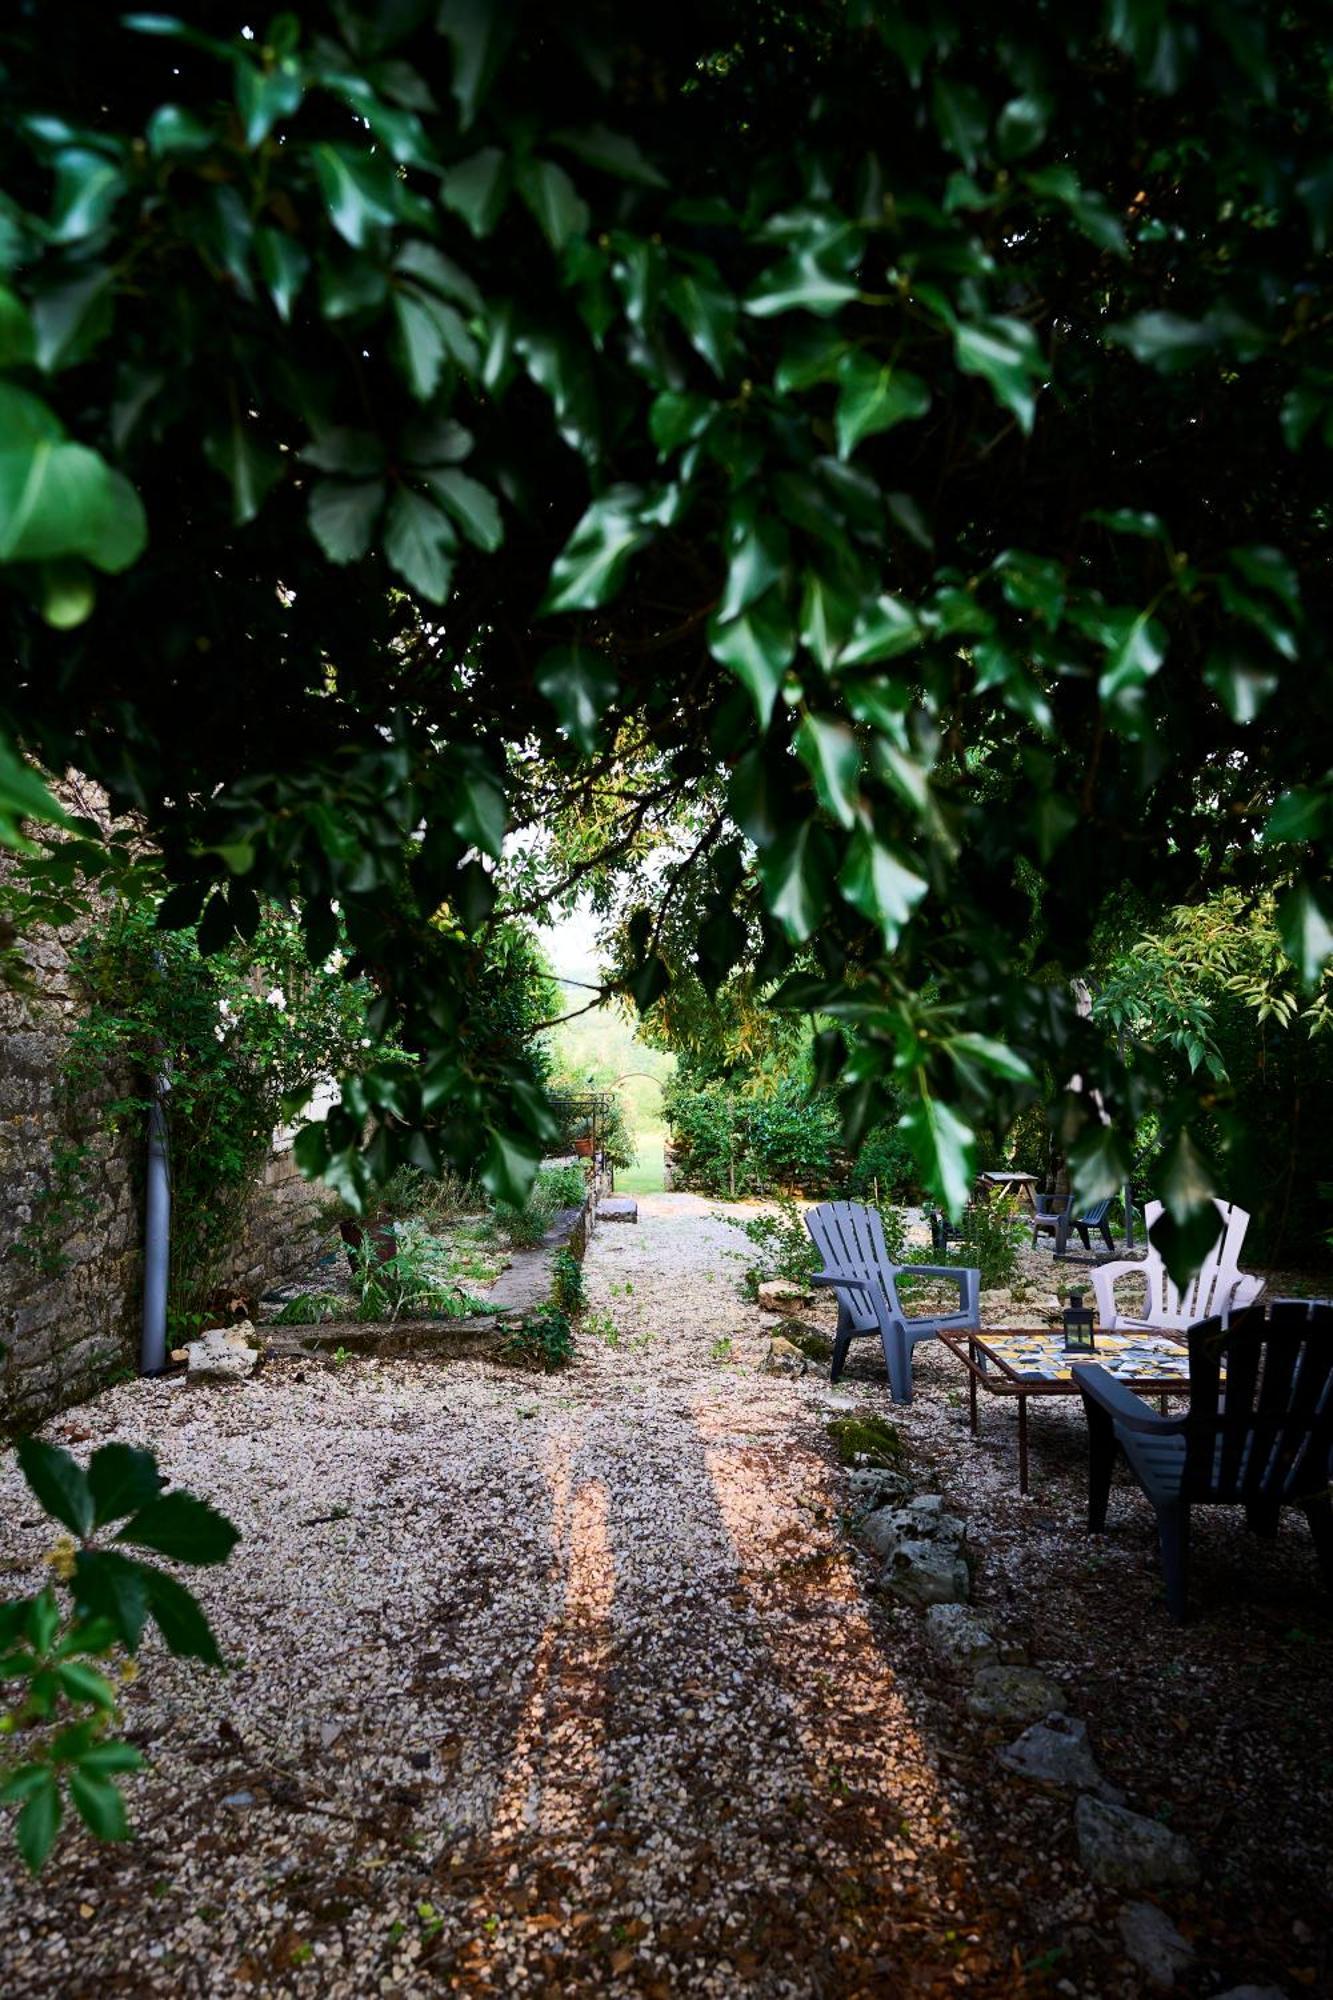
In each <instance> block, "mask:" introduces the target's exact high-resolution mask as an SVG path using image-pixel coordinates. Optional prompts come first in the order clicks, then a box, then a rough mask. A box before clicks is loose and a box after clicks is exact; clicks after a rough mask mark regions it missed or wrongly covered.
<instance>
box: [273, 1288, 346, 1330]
mask: <svg viewBox="0 0 1333 2000" xmlns="http://www.w3.org/2000/svg"><path fill="white" fill-rule="evenodd" d="M341 1306H342V1300H341V1299H340V1298H339V1297H338V1295H337V1293H336V1292H298V1293H297V1295H296V1297H295V1298H294V1299H287V1300H285V1301H284V1303H283V1304H282V1305H281V1306H280V1308H279V1309H278V1311H277V1312H275V1313H274V1315H273V1320H272V1324H273V1325H274V1326H318V1325H319V1324H320V1323H321V1322H322V1321H324V1320H330V1319H336V1318H337V1315H338V1312H339V1310H340V1308H341Z"/></svg>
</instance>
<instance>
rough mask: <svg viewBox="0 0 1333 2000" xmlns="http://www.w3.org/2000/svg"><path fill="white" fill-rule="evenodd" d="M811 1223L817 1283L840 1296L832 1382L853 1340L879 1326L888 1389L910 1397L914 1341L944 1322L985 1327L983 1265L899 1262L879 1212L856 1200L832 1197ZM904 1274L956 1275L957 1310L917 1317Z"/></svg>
mask: <svg viewBox="0 0 1333 2000" xmlns="http://www.w3.org/2000/svg"><path fill="white" fill-rule="evenodd" d="M805 1226H806V1228H807V1229H808V1230H809V1231H810V1236H811V1239H812V1241H813V1243H814V1246H815V1248H816V1250H818V1252H819V1254H820V1256H821V1257H822V1258H823V1260H824V1268H823V1270H822V1271H820V1272H819V1273H818V1274H817V1275H816V1277H815V1279H814V1283H815V1284H816V1285H824V1286H827V1287H828V1288H829V1289H830V1290H832V1291H834V1292H836V1293H837V1297H838V1325H837V1329H836V1331H835V1333H834V1336H833V1367H832V1370H831V1372H830V1376H829V1379H830V1381H833V1382H836V1381H837V1379H838V1377H839V1376H840V1375H841V1374H842V1371H843V1368H844V1366H845V1364H846V1361H847V1351H848V1349H849V1348H850V1346H851V1344H852V1342H853V1341H854V1340H860V1339H862V1338H866V1337H868V1336H869V1335H871V1334H876V1333H877V1334H878V1335H879V1338H880V1344H881V1346H882V1347H883V1349H884V1365H885V1367H886V1368H887V1369H888V1371H889V1393H890V1395H891V1396H892V1398H893V1400H894V1402H895V1403H910V1402H911V1400H912V1349H913V1348H914V1347H915V1346H916V1343H917V1342H918V1341H919V1340H933V1339H934V1337H935V1335H936V1334H937V1333H938V1332H939V1331H940V1329H941V1327H944V1328H946V1329H947V1330H948V1331H950V1332H952V1331H953V1330H954V1329H955V1328H959V1329H961V1330H963V1331H967V1330H969V1329H976V1328H979V1327H980V1325H981V1306H980V1295H981V1273H980V1271H969V1270H963V1269H960V1267H959V1266H958V1265H956V1264H895V1263H893V1262H892V1261H891V1259H890V1257H889V1253H888V1249H887V1247H886V1246H885V1242H884V1225H883V1223H882V1222H881V1221H880V1219H879V1216H878V1214H877V1213H876V1211H875V1210H874V1209H873V1208H866V1207H864V1206H863V1204H862V1203H860V1202H857V1201H827V1202H822V1203H821V1204H820V1206H819V1207H818V1208H809V1209H807V1210H806V1212H805ZM902 1277H909V1278H949V1279H951V1280H952V1282H953V1283H954V1284H956V1285H957V1287H958V1303H959V1309H958V1311H957V1312H956V1313H943V1314H940V1313H936V1314H932V1315H930V1316H928V1317H925V1316H923V1317H920V1318H915V1319H914V1318H912V1316H911V1315H910V1314H909V1313H907V1312H906V1311H904V1309H903V1306H902V1304H901V1302H900V1301H899V1298H898V1280H899V1278H902Z"/></svg>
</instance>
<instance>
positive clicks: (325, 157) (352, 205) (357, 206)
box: [311, 145, 398, 250]
mask: <svg viewBox="0 0 1333 2000" xmlns="http://www.w3.org/2000/svg"><path fill="white" fill-rule="evenodd" d="M311 155H312V157H313V159H314V162H315V172H316V174H317V176H318V178H319V185H320V192H321V193H322V194H323V196H324V206H325V207H326V208H327V210H328V212H329V221H330V222H331V223H332V224H333V226H334V228H335V229H336V230H337V232H338V234H339V236H341V237H342V239H343V241H344V242H345V243H350V244H351V246H352V248H353V249H354V250H361V249H363V248H364V247H365V245H366V244H367V243H369V242H370V241H371V240H372V239H373V237H374V236H375V234H376V232H377V231H378V230H380V229H387V228H389V227H390V226H391V225H392V224H393V223H394V222H396V221H397V219H398V207H397V202H396V199H395V186H396V183H395V181H394V173H393V168H392V166H391V164H390V163H389V161H388V160H387V159H386V158H385V157H384V155H383V154H379V153H365V152H359V151H357V150H356V149H355V148H353V147H351V146H330V145H319V146H313V147H312V148H311Z"/></svg>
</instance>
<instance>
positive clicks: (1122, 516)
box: [1088, 507, 1171, 542]
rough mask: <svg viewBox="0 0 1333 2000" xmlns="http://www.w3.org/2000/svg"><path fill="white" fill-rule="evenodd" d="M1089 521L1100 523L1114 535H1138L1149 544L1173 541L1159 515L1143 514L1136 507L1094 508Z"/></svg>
mask: <svg viewBox="0 0 1333 2000" xmlns="http://www.w3.org/2000/svg"><path fill="white" fill-rule="evenodd" d="M1088 519H1089V520H1090V521H1099V522H1100V523H1101V525H1102V527H1104V528H1109V529H1110V531H1111V533H1112V534H1113V535H1138V536H1139V537H1140V538H1141V539H1142V540H1144V541H1147V542H1169V541H1170V539H1171V537H1170V536H1169V535H1168V533H1167V531H1166V528H1165V526H1164V525H1163V522H1162V520H1161V518H1160V517H1159V516H1158V515H1156V514H1143V513H1140V512H1139V511H1138V509H1137V508H1134V507H1111V508H1109V509H1108V508H1105V507H1094V508H1093V510H1092V512H1091V513H1090V514H1089V515H1088Z"/></svg>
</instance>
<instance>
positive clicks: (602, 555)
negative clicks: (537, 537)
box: [542, 486, 652, 615]
mask: <svg viewBox="0 0 1333 2000" xmlns="http://www.w3.org/2000/svg"><path fill="white" fill-rule="evenodd" d="M645 498H646V496H645V495H644V493H643V490H642V489H641V488H640V487H637V486H613V487H612V488H611V489H610V491H609V492H606V493H604V494H602V496H601V498H600V499H598V500H594V501H593V503H592V505H591V507H589V509H588V511H587V513H586V514H585V515H584V516H583V519H582V520H581V521H580V522H579V524H578V526H577V527H576V528H575V530H574V532H573V534H572V535H571V536H570V538H569V540H568V542H567V543H566V544H565V547H564V549H563V550H562V551H561V553H560V555H558V556H557V557H556V560H555V563H554V565H553V567H552V570H551V581H550V584H549V585H548V587H547V591H546V596H545V598H544V599H543V601H542V612H543V614H544V615H545V614H550V613H552V612H556V611H577V610H583V609H587V608H590V607H591V606H593V605H597V604H605V603H607V601H608V600H609V599H610V598H612V597H614V595H615V593H616V591H617V590H618V589H619V587H620V582H621V578H622V577H623V576H624V573H625V569H626V566H627V565H628V563H629V559H630V557H631V556H632V555H633V554H634V552H635V551H636V549H640V548H642V547H643V545H644V543H645V542H646V541H647V540H648V538H649V536H650V534H651V532H652V530H651V527H650V525H649V523H648V521H647V519H646V518H645V517H646V513H647V511H648V510H647V508H646V505H645Z"/></svg>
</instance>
